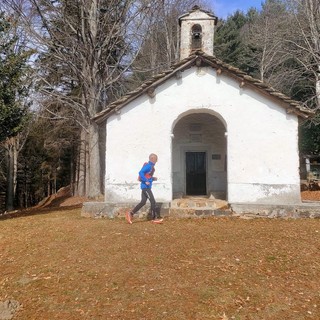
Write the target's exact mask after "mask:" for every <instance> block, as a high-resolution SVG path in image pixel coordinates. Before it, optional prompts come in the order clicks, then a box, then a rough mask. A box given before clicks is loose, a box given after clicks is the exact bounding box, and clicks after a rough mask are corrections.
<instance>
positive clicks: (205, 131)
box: [172, 111, 227, 199]
mask: <svg viewBox="0 0 320 320" xmlns="http://www.w3.org/2000/svg"><path fill="white" fill-rule="evenodd" d="M172 179H173V181H172V182H173V198H174V199H175V198H180V197H182V196H209V195H211V194H212V195H213V196H214V197H216V198H219V199H226V195H227V138H226V127H225V125H224V123H223V121H222V120H220V119H219V118H218V116H217V115H213V114H210V113H206V112H201V113H199V111H196V112H194V113H190V112H189V113H188V114H186V115H183V116H182V117H181V118H180V119H178V121H177V122H176V123H175V125H174V128H173V135H172Z"/></svg>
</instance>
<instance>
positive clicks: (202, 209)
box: [168, 197, 232, 218]
mask: <svg viewBox="0 0 320 320" xmlns="http://www.w3.org/2000/svg"><path fill="white" fill-rule="evenodd" d="M168 214H169V216H171V217H177V218H182V217H205V216H227V215H231V214H232V211H231V210H230V209H229V204H228V202H227V201H225V200H221V199H215V198H213V197H210V198H204V197H186V198H181V199H174V200H173V201H171V203H170V207H169V210H168Z"/></svg>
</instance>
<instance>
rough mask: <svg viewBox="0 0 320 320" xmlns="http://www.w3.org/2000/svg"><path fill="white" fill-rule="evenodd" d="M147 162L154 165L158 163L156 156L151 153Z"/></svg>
mask: <svg viewBox="0 0 320 320" xmlns="http://www.w3.org/2000/svg"><path fill="white" fill-rule="evenodd" d="M149 161H151V162H153V163H156V162H157V161H158V156H157V155H156V154H154V153H151V154H150V156H149Z"/></svg>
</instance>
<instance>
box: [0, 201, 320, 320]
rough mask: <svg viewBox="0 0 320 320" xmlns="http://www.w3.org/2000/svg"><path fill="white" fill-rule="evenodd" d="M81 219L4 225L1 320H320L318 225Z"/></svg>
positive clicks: (57, 211) (61, 214) (36, 215)
mask: <svg viewBox="0 0 320 320" xmlns="http://www.w3.org/2000/svg"><path fill="white" fill-rule="evenodd" d="M80 211H81V209H80V208H75V207H60V208H42V209H40V208H38V209H37V208H35V209H32V210H30V211H27V212H23V213H17V214H15V215H11V216H10V215H4V216H2V217H0V270H1V271H0V272H1V277H0V302H1V303H2V309H1V308H0V319H9V318H10V317H9V316H8V312H7V313H6V310H5V309H4V307H3V306H4V305H5V304H7V305H8V304H10V302H12V303H14V302H16V306H15V308H14V310H12V315H13V319H19V320H31V319H36V320H39V319H41V320H46V319H48V320H51V319H64V320H67V319H68V320H82V319H103V320H104V319H118V320H119V319H123V320H125V319H128V320H129V319H130V320H135V319H137V320H138V319H139V320H143V319H145V320H149V319H150V320H151V319H152V320H157V319H159V320H160V319H163V320H164V319H166V320H169V319H170V320H180V319H181V320H185V319H190V320H191V319H192V320H196V319H198V320H206V319H223V320H226V319H236V320H243V319H250V320H254V319H255V320H262V319H265V320H267V319H277V320H282V319H286V320H290V319H292V320H304V319H314V320H318V319H320V280H319V279H320V221H319V220H312V219H310V220H307V219H301V220H284V219H278V220H275V219H251V220H247V219H241V218H232V217H228V218H206V219H181V220H176V219H170V218H167V219H165V221H164V223H163V224H162V225H154V224H152V223H151V222H148V221H135V222H134V224H133V225H128V224H127V223H126V222H125V220H124V219H123V220H122V219H116V220H108V219H88V218H82V217H81V216H80ZM14 311H15V312H14ZM9 315H10V313H9Z"/></svg>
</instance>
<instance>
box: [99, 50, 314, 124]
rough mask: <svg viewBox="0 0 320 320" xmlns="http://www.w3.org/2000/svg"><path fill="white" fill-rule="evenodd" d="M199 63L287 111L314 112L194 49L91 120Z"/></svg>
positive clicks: (103, 118) (312, 113)
mask: <svg viewBox="0 0 320 320" xmlns="http://www.w3.org/2000/svg"><path fill="white" fill-rule="evenodd" d="M197 61H198V63H201V65H203V66H205V65H209V66H211V67H213V68H215V69H217V70H218V69H220V70H221V71H222V72H223V73H225V74H227V75H229V76H231V77H233V78H235V79H237V80H238V81H239V83H242V82H243V83H244V85H249V86H251V87H252V88H254V89H257V90H258V91H259V92H260V93H262V94H265V95H267V96H269V97H270V98H276V99H278V101H279V102H281V103H282V105H283V107H284V108H286V109H287V111H288V112H289V113H295V114H297V115H298V116H300V117H302V118H308V117H310V116H313V115H314V112H313V111H312V110H310V109H308V108H306V107H304V106H303V105H302V103H300V102H298V101H295V100H292V99H291V98H290V97H288V96H286V95H285V94H283V93H281V92H279V91H277V90H276V89H274V88H272V87H271V86H269V85H268V84H266V83H264V82H262V81H261V80H259V79H255V78H253V77H251V76H249V75H248V74H246V73H245V72H243V71H241V70H240V69H238V68H236V67H233V66H231V65H229V64H227V63H225V62H223V61H221V60H219V59H217V58H216V57H214V56H210V55H207V54H205V53H203V52H202V51H196V52H194V53H193V54H191V55H190V56H189V57H187V58H185V59H183V60H181V61H179V62H177V63H176V64H174V65H172V67H171V68H170V69H169V70H166V71H163V72H161V73H159V74H157V75H156V76H154V77H153V78H151V79H149V80H147V81H145V82H144V83H142V84H141V85H140V86H139V87H138V88H136V89H135V90H133V91H131V92H129V93H128V94H126V95H125V96H123V97H122V98H121V99H119V100H117V101H115V102H113V103H111V104H109V105H108V106H107V108H106V109H104V110H102V111H101V112H99V113H97V114H96V115H95V116H94V117H93V120H95V121H96V122H97V123H101V122H103V121H104V120H106V119H107V118H108V117H109V115H111V114H112V113H113V112H115V111H118V110H119V109H121V108H122V107H124V106H125V105H126V104H128V103H129V102H131V101H132V100H134V99H135V98H137V97H139V96H140V95H142V94H144V93H146V92H147V91H148V89H149V88H150V87H157V86H159V85H160V84H162V83H163V82H165V81H166V80H167V79H169V78H171V77H173V76H174V75H175V74H176V73H177V72H179V71H183V70H185V69H188V68H190V67H191V66H193V65H195V64H196V63H197Z"/></svg>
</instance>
